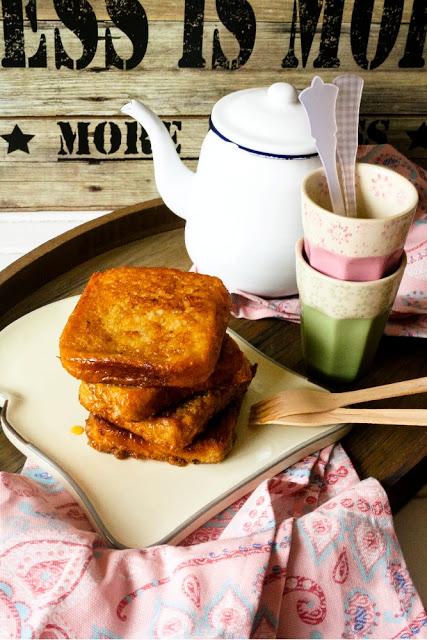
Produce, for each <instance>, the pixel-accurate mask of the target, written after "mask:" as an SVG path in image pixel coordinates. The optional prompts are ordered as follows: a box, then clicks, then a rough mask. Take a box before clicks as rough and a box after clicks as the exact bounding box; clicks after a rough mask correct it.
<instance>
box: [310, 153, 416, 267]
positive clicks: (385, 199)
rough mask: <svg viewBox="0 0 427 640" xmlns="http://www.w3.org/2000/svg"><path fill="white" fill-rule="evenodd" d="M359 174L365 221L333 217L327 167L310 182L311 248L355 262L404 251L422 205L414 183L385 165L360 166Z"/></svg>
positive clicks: (315, 173) (360, 201) (357, 187)
mask: <svg viewBox="0 0 427 640" xmlns="http://www.w3.org/2000/svg"><path fill="white" fill-rule="evenodd" d="M356 176H357V180H356V190H357V196H358V202H359V205H360V208H361V210H362V213H363V215H364V216H366V217H358V218H346V217H343V216H338V215H336V214H334V213H332V211H331V207H330V200H329V194H328V192H327V183H326V178H325V176H324V174H323V169H318V170H316V171H314V172H312V173H311V174H309V175H308V176H307V177H306V178H305V180H304V182H303V185H302V205H303V206H302V219H303V227H304V235H305V237H306V239H307V240H308V241H309V242H310V244H311V245H315V246H319V247H322V248H323V249H326V250H328V251H331V252H333V253H336V254H338V255H339V254H341V255H344V256H348V257H352V258H358V257H359V258H367V257H371V256H386V255H389V254H391V253H394V252H395V251H397V250H398V249H401V250H402V251H403V246H404V244H405V240H406V237H407V234H408V231H409V228H410V226H411V222H412V219H413V216H414V213H415V209H416V206H417V203H418V193H417V190H416V189H415V187H414V186H413V184H412V183H411V182H409V180H407V179H406V178H404V177H403V176H401V175H400V174H398V173H396V172H394V171H392V170H390V169H387V168H386V167H382V166H377V165H371V164H363V163H360V164H357V165H356ZM314 266H315V265H314ZM330 275H333V274H330Z"/></svg>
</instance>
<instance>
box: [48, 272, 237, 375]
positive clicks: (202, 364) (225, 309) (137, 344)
mask: <svg viewBox="0 0 427 640" xmlns="http://www.w3.org/2000/svg"><path fill="white" fill-rule="evenodd" d="M230 306H231V300H230V296H229V294H228V292H227V290H226V289H225V287H224V285H223V283H222V282H221V280H219V279H218V278H215V277H212V276H206V275H202V274H198V273H189V272H184V271H179V270H178V269H166V268H145V267H119V268H116V269H110V270H108V271H104V272H100V273H94V274H93V276H92V277H91V278H90V280H89V282H88V284H87V286H86V288H85V290H84V291H83V294H82V296H81V297H80V299H79V301H78V303H77V305H76V308H75V309H74V311H73V312H72V314H71V316H70V317H69V319H68V322H67V324H66V326H65V328H64V330H63V332H62V335H61V339H60V357H61V362H62V364H63V366H64V367H65V369H67V371H69V373H71V374H72V375H74V376H76V377H77V378H79V379H81V380H85V381H86V382H104V383H111V384H136V385H143V386H153V387H155V386H170V387H194V386H195V385H198V384H200V383H203V382H205V381H206V380H207V378H208V377H209V376H210V375H211V373H212V372H213V370H214V369H215V365H216V363H217V360H218V356H219V353H220V349H221V345H222V341H223V338H224V333H225V329H226V327H227V323H228V319H229V313H230Z"/></svg>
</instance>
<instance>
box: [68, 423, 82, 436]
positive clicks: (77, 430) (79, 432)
mask: <svg viewBox="0 0 427 640" xmlns="http://www.w3.org/2000/svg"><path fill="white" fill-rule="evenodd" d="M70 431H71V433H74V434H75V435H76V436H81V435H82V433H83V432H84V429H83V427H80V426H78V425H75V426H74V427H71V429H70Z"/></svg>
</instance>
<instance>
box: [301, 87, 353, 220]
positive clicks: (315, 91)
mask: <svg viewBox="0 0 427 640" xmlns="http://www.w3.org/2000/svg"><path fill="white" fill-rule="evenodd" d="M337 94H338V87H336V86H335V85H333V84H325V83H324V82H323V80H322V79H321V78H319V76H316V77H315V78H313V81H312V83H311V86H310V87H308V88H307V89H304V91H301V93H300V94H299V100H300V102H301V103H302V105H303V106H304V108H305V110H306V112H307V115H308V119H309V121H310V127H311V135H312V136H313V138H314V139H315V141H316V147H317V151H318V153H319V156H320V159H321V161H322V164H323V167H324V169H325V174H326V180H327V182H328V188H329V195H330V197H331V202H332V209H333V211H334V213H337V214H339V215H342V216H345V215H346V211H345V205H344V199H343V197H342V193H341V185H340V181H339V177H338V170H337V138H336V134H337V123H336V117H335V107H336V102H337Z"/></svg>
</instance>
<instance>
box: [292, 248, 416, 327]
mask: <svg viewBox="0 0 427 640" xmlns="http://www.w3.org/2000/svg"><path fill="white" fill-rule="evenodd" d="M303 244H304V243H303V239H301V240H299V241H298V242H297V244H296V249H295V251H296V272H297V283H298V290H299V294H300V299H301V301H302V302H303V303H304V304H307V305H309V306H310V307H313V308H315V309H318V310H319V311H323V312H324V313H326V314H327V315H328V316H331V317H333V318H373V317H376V316H378V315H380V314H381V313H384V312H385V311H388V310H389V309H390V308H391V306H392V304H393V302H394V299H395V297H396V294H397V290H398V288H399V285H400V281H401V279H402V276H403V272H404V270H405V266H406V255H405V254H403V257H402V260H401V263H400V266H399V268H398V269H397V270H396V271H395V272H394V273H392V274H391V275H390V276H388V277H386V278H381V279H380V280H371V281H369V282H347V281H345V280H336V279H335V278H330V277H329V276H325V275H324V274H322V273H320V272H319V271H316V269H313V268H312V267H311V266H310V265H309V264H308V262H307V261H306V259H305V257H304V253H303Z"/></svg>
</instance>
